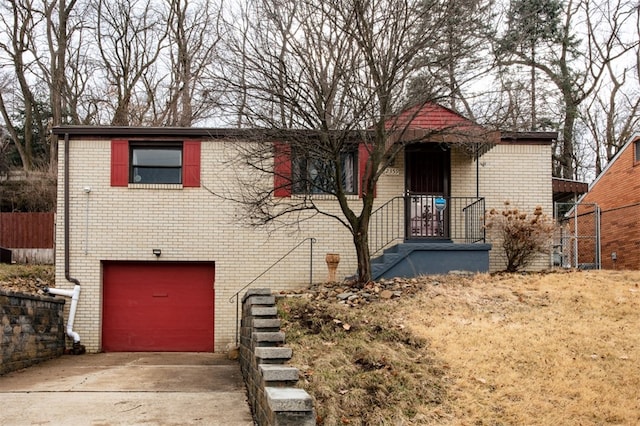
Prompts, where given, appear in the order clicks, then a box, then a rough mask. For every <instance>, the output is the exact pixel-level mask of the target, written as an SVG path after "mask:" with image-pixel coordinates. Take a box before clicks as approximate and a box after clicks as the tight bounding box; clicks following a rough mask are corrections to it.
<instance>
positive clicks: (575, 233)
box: [573, 203, 579, 269]
mask: <svg viewBox="0 0 640 426" xmlns="http://www.w3.org/2000/svg"><path fill="white" fill-rule="evenodd" d="M578 206H579V204H578V203H574V205H573V258H574V265H573V267H574V268H576V269H578Z"/></svg>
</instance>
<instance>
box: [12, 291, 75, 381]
mask: <svg viewBox="0 0 640 426" xmlns="http://www.w3.org/2000/svg"><path fill="white" fill-rule="evenodd" d="M64 303H65V302H64V300H61V299H53V298H51V297H43V296H35V295H26V294H20V293H15V292H11V291H5V290H0V327H1V328H0V330H1V334H0V335H1V336H2V340H1V341H0V349H1V351H0V375H1V374H5V373H8V372H10V371H14V370H19V369H21V368H25V367H28V366H30V365H33V364H36V363H38V362H42V361H44V360H47V359H51V358H55V357H57V356H60V355H62V354H63V352H64V338H65V335H64V323H63V317H62V311H63V306H64Z"/></svg>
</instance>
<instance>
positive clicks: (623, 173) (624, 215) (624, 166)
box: [580, 139, 640, 269]
mask: <svg viewBox="0 0 640 426" xmlns="http://www.w3.org/2000/svg"><path fill="white" fill-rule="evenodd" d="M635 140H638V139H635ZM635 140H631V141H630V142H629V143H628V144H627V145H626V147H625V148H624V149H623V150H622V151H621V152H620V153H619V154H618V157H617V158H616V159H615V160H614V162H613V163H611V164H610V165H609V167H608V168H607V169H606V171H605V172H604V174H602V175H600V177H598V179H597V180H596V182H594V184H593V185H592V187H591V188H590V189H589V192H588V193H587V194H586V195H585V196H584V197H583V198H582V199H581V200H580V201H581V202H582V203H596V204H598V206H599V207H600V211H601V225H600V229H601V252H602V259H601V260H602V267H603V268H605V269H640V221H638V218H639V217H640V162H637V161H635V151H634V148H635V147H634V143H635ZM614 252H615V253H616V257H617V260H615V261H614V260H613V259H612V253H614Z"/></svg>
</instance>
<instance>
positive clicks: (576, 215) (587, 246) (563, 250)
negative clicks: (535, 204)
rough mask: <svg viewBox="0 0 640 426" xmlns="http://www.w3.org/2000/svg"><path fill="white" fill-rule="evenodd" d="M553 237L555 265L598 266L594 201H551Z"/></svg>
mask: <svg viewBox="0 0 640 426" xmlns="http://www.w3.org/2000/svg"><path fill="white" fill-rule="evenodd" d="M554 216H555V219H556V223H557V224H558V227H557V229H556V233H555V235H554V240H553V264H554V266H556V267H562V268H576V269H600V267H601V249H600V208H599V207H598V205H597V204H595V203H555V206H554Z"/></svg>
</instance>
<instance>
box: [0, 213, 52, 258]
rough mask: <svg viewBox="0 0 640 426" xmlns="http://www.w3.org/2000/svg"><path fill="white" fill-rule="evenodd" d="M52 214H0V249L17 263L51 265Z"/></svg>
mask: <svg viewBox="0 0 640 426" xmlns="http://www.w3.org/2000/svg"><path fill="white" fill-rule="evenodd" d="M54 228H55V217H54V214H53V213H0V247H4V248H8V249H11V251H12V252H13V261H14V262H18V263H53V247H54Z"/></svg>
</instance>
